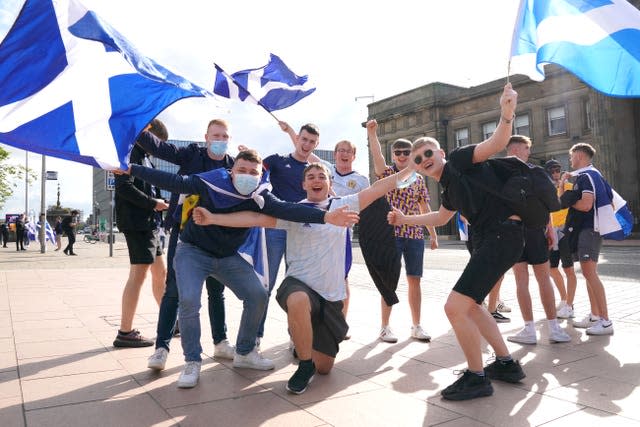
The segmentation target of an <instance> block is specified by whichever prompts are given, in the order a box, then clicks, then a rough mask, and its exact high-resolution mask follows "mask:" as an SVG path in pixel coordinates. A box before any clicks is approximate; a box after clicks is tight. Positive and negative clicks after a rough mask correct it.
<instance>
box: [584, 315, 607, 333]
mask: <svg viewBox="0 0 640 427" xmlns="http://www.w3.org/2000/svg"><path fill="white" fill-rule="evenodd" d="M587 335H613V323H612V322H611V321H610V320H604V319H600V320H599V321H597V322H596V324H595V325H593V326H591V327H589V328H587Z"/></svg>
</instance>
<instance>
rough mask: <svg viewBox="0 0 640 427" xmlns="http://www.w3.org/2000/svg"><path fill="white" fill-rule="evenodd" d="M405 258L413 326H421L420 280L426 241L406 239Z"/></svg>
mask: <svg viewBox="0 0 640 427" xmlns="http://www.w3.org/2000/svg"><path fill="white" fill-rule="evenodd" d="M403 256H404V266H405V271H406V273H407V285H408V288H409V289H408V293H409V308H410V310H411V320H412V322H413V325H412V326H419V325H420V315H421V308H422V293H421V292H420V279H421V277H422V270H423V260H424V240H423V239H406V245H405V250H404V253H403Z"/></svg>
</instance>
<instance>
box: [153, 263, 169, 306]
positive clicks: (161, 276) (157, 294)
mask: <svg viewBox="0 0 640 427" xmlns="http://www.w3.org/2000/svg"><path fill="white" fill-rule="evenodd" d="M149 270H150V271H151V289H152V292H153V298H155V300H156V302H157V303H158V307H160V304H161V303H162V296H163V295H164V288H165V281H166V278H167V267H166V266H165V265H164V258H163V257H162V256H156V259H155V260H154V261H153V264H151V267H150V268H149Z"/></svg>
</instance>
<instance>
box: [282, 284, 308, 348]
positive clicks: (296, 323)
mask: <svg viewBox="0 0 640 427" xmlns="http://www.w3.org/2000/svg"><path fill="white" fill-rule="evenodd" d="M286 301H287V302H286V304H287V324H288V326H289V334H290V335H291V339H292V341H293V344H294V345H295V349H296V353H297V354H298V358H299V359H300V360H308V359H311V358H312V351H313V328H312V326H311V302H310V301H309V297H308V295H307V294H306V293H304V292H302V291H297V292H292V293H291V294H289V296H288V297H287V300H286Z"/></svg>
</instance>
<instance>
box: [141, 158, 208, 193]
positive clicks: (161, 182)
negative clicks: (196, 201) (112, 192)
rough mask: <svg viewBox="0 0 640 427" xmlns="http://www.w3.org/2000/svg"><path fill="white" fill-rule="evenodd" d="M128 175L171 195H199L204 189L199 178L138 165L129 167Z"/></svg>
mask: <svg viewBox="0 0 640 427" xmlns="http://www.w3.org/2000/svg"><path fill="white" fill-rule="evenodd" d="M129 173H130V174H131V176H135V177H138V178H140V179H141V180H143V181H145V182H148V183H149V184H152V185H155V186H156V187H160V188H162V189H165V190H169V191H171V192H172V193H180V194H200V190H201V189H202V188H203V187H204V184H202V181H201V180H200V178H198V177H196V176H194V175H189V176H180V175H177V174H175V173H169V172H165V171H161V170H158V169H152V168H145V167H143V166H140V165H131V167H130V168H129Z"/></svg>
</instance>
